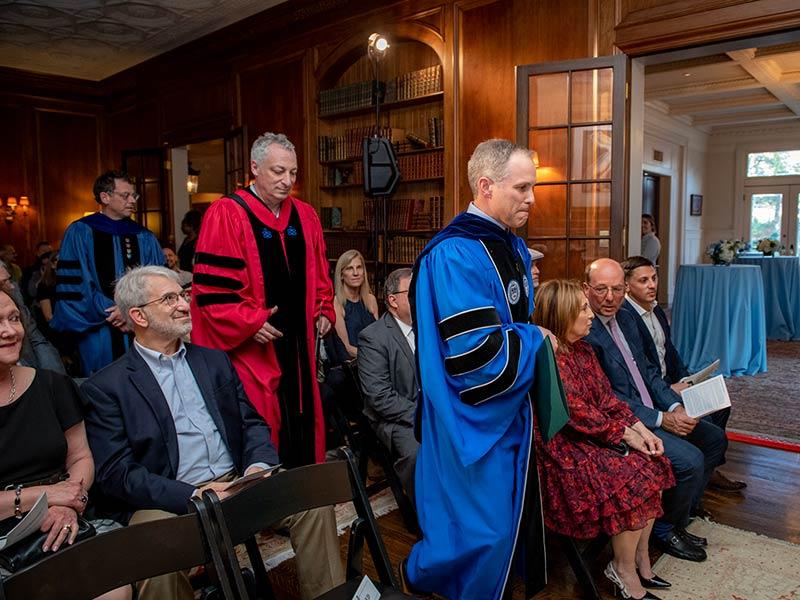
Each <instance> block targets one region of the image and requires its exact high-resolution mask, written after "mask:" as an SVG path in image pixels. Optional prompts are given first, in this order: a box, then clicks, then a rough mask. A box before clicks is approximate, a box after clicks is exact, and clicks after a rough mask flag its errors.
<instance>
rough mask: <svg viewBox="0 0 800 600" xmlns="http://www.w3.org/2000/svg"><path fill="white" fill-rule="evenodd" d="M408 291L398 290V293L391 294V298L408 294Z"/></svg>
mask: <svg viewBox="0 0 800 600" xmlns="http://www.w3.org/2000/svg"><path fill="white" fill-rule="evenodd" d="M407 293H408V290H397V291H396V292H392V293H391V294H389V295H390V296H399V295H400V294H407Z"/></svg>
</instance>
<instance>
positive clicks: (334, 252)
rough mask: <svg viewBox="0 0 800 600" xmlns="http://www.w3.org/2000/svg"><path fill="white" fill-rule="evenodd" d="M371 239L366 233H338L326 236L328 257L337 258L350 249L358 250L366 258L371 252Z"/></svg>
mask: <svg viewBox="0 0 800 600" xmlns="http://www.w3.org/2000/svg"><path fill="white" fill-rule="evenodd" d="M369 244H370V239H369V237H368V236H365V235H346V234H342V235H339V234H336V235H328V236H325V247H326V249H327V253H328V258H332V259H336V258H338V257H339V256H341V255H342V254H344V253H345V252H347V251H348V250H353V249H355V250H358V251H359V252H361V254H362V255H363V256H364V257H365V258H366V257H368V256H369V255H370V252H369Z"/></svg>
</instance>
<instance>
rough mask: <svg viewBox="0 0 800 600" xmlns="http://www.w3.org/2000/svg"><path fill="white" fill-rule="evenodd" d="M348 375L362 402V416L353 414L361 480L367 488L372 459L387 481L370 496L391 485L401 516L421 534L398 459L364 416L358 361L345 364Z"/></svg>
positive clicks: (359, 413) (406, 523)
mask: <svg viewBox="0 0 800 600" xmlns="http://www.w3.org/2000/svg"><path fill="white" fill-rule="evenodd" d="M344 370H345V373H346V375H347V377H348V379H349V381H350V382H351V386H352V389H353V392H352V393H353V394H354V395H355V397H356V398H357V399H358V406H359V411H358V414H356V415H352V419H354V421H355V423H356V425H357V428H358V436H357V439H358V450H359V452H358V454H357V456H358V471H359V474H360V475H361V480H362V481H363V482H364V484H365V485H366V482H367V464H368V462H369V459H370V458H372V459H373V460H374V461H375V462H376V463H378V465H380V467H381V469H382V470H383V473H384V476H385V477H386V482H385V483H383V482H381V484H380V485H379V486H367V493H368V494H370V495H372V494H373V493H375V492H377V491H380V490H382V489H384V488H385V487H386V484H388V486H389V488H391V490H392V494H393V495H394V499H395V502H397V507H398V508H399V510H400V516H401V517H402V518H403V523H404V524H405V526H406V528H407V529H408V530H409V531H410V532H411V533H413V534H416V535H419V533H420V529H419V522H418V521H417V511H416V510H415V509H414V503H413V502H412V501H411V498H409V497H408V494H407V493H406V490H405V488H403V484H402V482H401V481H400V477H399V476H398V475H397V471H396V470H395V468H394V457H393V456H392V453H391V450H390V449H389V448H387V447H386V445H385V444H384V443H383V442H382V441H381V440H380V439H379V438H378V436H377V434H376V433H375V430H374V429H372V423H370V422H369V419H368V418H367V416H366V415H365V414H364V412H363V409H364V394H363V392H362V391H361V380H360V379H359V376H358V365H357V364H356V362H355V361H350V362H348V363H345V365H344Z"/></svg>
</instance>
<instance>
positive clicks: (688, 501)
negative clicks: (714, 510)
mask: <svg viewBox="0 0 800 600" xmlns="http://www.w3.org/2000/svg"><path fill="white" fill-rule="evenodd" d="M653 433H654V434H656V435H657V436H658V437H659V438H661V440H662V441H663V442H664V454H665V455H666V457H667V458H669V460H670V462H671V463H672V472H673V473H674V474H675V487H672V488H670V489H668V490H664V495H663V497H662V503H663V505H664V516H663V517H661V520H662V521H665V522H667V523H669V524H671V525H672V526H674V527H686V525H688V523H689V513H690V512H691V510H692V508H694V507H696V506H697V504H698V503H699V502H700V498H701V497H702V496H703V492H704V491H705V489H706V484H707V483H708V479H709V477H711V474H712V473H713V472H714V469H716V468H717V466H718V465H719V464H720V463H721V461H722V460H723V459H724V457H725V450H726V449H727V448H728V440H727V438H726V437H725V432H724V431H723V430H722V429H721V428H719V427H717V426H716V425H714V424H713V423H710V422H708V421H706V420H702V419H701V420H700V422H699V423H698V424H697V427H695V428H694V430H693V431H692V432H691V433H690V434H689V435H687V436H686V437H680V436H677V435H675V434H672V433H670V432H668V431H665V430H663V429H661V428H659V429H656V430H654V431H653Z"/></svg>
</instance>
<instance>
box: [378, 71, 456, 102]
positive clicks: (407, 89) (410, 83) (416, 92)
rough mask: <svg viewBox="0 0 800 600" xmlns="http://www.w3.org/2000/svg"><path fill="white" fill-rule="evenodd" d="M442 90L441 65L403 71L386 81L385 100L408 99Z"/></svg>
mask: <svg viewBox="0 0 800 600" xmlns="http://www.w3.org/2000/svg"><path fill="white" fill-rule="evenodd" d="M441 91H442V66H441V65H434V66H432V67H425V68H424V69H419V70H417V71H411V72H410V73H403V74H402V75H398V76H397V77H395V78H394V79H390V80H389V81H387V82H386V95H385V96H384V98H385V101H386V102H397V101H399V100H410V99H412V98H419V97H420V96H428V95H429V94H435V93H436V92H441Z"/></svg>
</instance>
